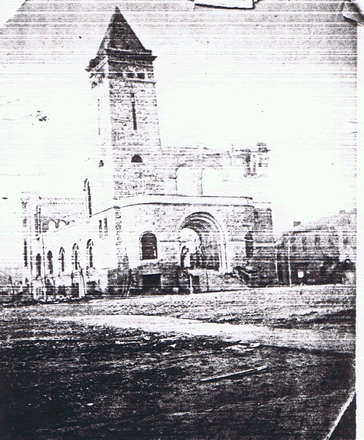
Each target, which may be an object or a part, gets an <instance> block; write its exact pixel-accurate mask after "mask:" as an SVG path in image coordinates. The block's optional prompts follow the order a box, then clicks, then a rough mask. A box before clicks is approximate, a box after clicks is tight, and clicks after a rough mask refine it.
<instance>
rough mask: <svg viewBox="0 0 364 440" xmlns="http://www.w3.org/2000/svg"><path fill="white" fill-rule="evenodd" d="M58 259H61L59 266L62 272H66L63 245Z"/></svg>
mask: <svg viewBox="0 0 364 440" xmlns="http://www.w3.org/2000/svg"><path fill="white" fill-rule="evenodd" d="M58 259H59V268H60V271H61V272H64V267H65V266H64V249H63V247H61V249H60V250H59V256H58Z"/></svg>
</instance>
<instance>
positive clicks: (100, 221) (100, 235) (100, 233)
mask: <svg viewBox="0 0 364 440" xmlns="http://www.w3.org/2000/svg"><path fill="white" fill-rule="evenodd" d="M99 237H100V238H102V220H99Z"/></svg>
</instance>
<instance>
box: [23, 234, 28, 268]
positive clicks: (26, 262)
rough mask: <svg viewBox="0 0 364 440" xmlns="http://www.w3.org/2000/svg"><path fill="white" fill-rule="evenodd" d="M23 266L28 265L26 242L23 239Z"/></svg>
mask: <svg viewBox="0 0 364 440" xmlns="http://www.w3.org/2000/svg"><path fill="white" fill-rule="evenodd" d="M24 267H28V243H27V241H26V240H24Z"/></svg>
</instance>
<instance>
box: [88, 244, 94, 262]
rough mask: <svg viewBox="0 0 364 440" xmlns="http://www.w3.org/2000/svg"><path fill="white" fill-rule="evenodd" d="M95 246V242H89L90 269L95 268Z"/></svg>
mask: <svg viewBox="0 0 364 440" xmlns="http://www.w3.org/2000/svg"><path fill="white" fill-rule="evenodd" d="M93 246H94V243H93V241H92V240H89V241H88V242H87V260H88V267H89V268H92V267H94V255H93Z"/></svg>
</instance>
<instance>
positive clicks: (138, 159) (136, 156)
mask: <svg viewBox="0 0 364 440" xmlns="http://www.w3.org/2000/svg"><path fill="white" fill-rule="evenodd" d="M131 162H132V163H143V159H142V158H141V157H140V156H139V154H134V156H133V157H132V158H131Z"/></svg>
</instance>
